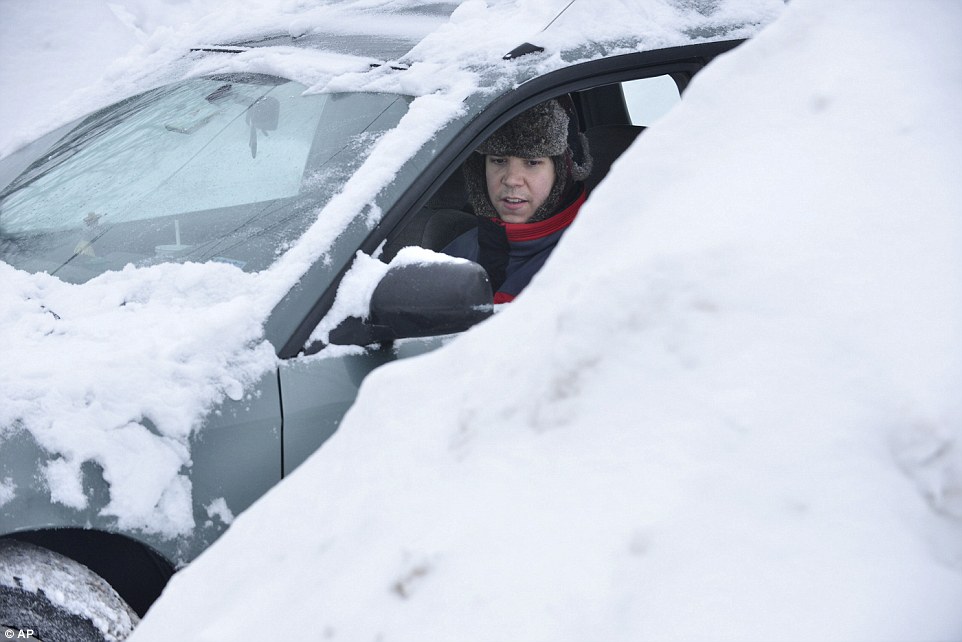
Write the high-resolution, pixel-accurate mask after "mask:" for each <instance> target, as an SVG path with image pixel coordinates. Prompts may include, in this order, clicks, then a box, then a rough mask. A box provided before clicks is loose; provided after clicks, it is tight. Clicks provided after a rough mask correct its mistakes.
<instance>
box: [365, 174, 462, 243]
mask: <svg viewBox="0 0 962 642" xmlns="http://www.w3.org/2000/svg"><path fill="white" fill-rule="evenodd" d="M467 202H468V197H467V190H466V188H465V186H464V176H463V175H462V173H461V170H460V169H459V170H458V171H456V172H454V173H453V174H452V175H451V177H450V178H448V180H447V181H445V183H444V185H442V186H441V188H440V189H439V190H438V191H437V192H436V193H435V194H434V195H432V196H431V198H430V199H429V200H428V202H427V205H425V206H424V207H422V208H421V209H420V211H418V212H417V213H415V214H414V216H412V217H411V218H410V219H409V220H408V221H407V222H406V223H405V224H404V227H403V228H402V229H401V230H400V231H399V232H398V233H397V234H396V235H394V236H393V237H392V238H391V239H390V240H389V241H388V243H387V244H386V245H385V246H384V252H383V260H385V261H390V260H391V259H392V258H394V256H395V255H396V254H397V253H398V251H400V250H401V248H404V247H407V246H409V245H418V246H420V247H424V248H427V249H429V250H434V251H441V250H443V249H444V248H445V247H446V246H447V245H448V244H449V243H450V242H451V241H453V240H454V239H456V238H457V237H459V236H460V235H462V234H464V233H465V232H467V231H468V230H469V229H471V228H472V227H475V226H477V224H478V221H477V218H476V217H475V216H474V215H473V214H470V213H469V212H468V211H467V209H468V205H467Z"/></svg>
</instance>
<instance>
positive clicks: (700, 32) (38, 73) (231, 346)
mask: <svg viewBox="0 0 962 642" xmlns="http://www.w3.org/2000/svg"><path fill="white" fill-rule="evenodd" d="M89 4H90V5H91V6H94V7H96V11H91V12H89V13H80V14H77V13H69V14H65V16H66V18H65V19H64V21H63V22H59V21H58V19H57V17H56V16H52V15H50V13H49V12H48V11H45V10H44V9H42V8H40V7H39V5H38V7H37V8H36V10H34V11H32V10H31V9H30V8H29V7H28V6H26V5H23V4H18V3H11V2H6V3H4V4H3V5H2V11H3V12H4V19H3V20H0V24H2V25H3V27H2V28H3V29H4V30H5V31H4V32H3V33H0V35H4V34H9V33H10V32H11V31H18V33H19V35H18V36H17V37H15V38H10V39H7V38H5V37H3V38H0V47H2V49H0V54H2V55H0V64H2V65H3V66H2V67H0V81H2V84H3V88H4V90H5V91H4V95H5V96H16V97H18V99H17V100H14V101H4V102H5V103H6V104H8V105H12V106H11V107H8V109H10V111H7V112H5V120H4V122H5V126H8V127H7V128H5V129H4V132H5V133H4V134H3V138H2V139H0V155H4V154H8V153H10V152H12V151H13V150H14V149H16V148H17V147H18V146H19V145H21V144H23V143H24V142H26V139H25V138H24V136H26V135H27V134H26V133H23V134H22V133H21V132H28V133H29V134H30V136H31V137H32V136H35V135H39V134H41V133H43V132H45V131H48V130H50V129H52V128H53V127H54V126H56V125H59V124H62V123H64V122H68V121H69V120H71V119H73V118H75V117H77V116H79V115H81V114H83V113H85V112H89V111H91V110H93V109H95V108H98V107H102V106H103V105H105V104H107V103H110V102H111V101H114V100H117V99H119V98H122V97H125V96H128V95H131V94H134V93H136V92H139V91H142V90H144V89H146V88H148V87H152V86H156V85H158V84H160V83H163V82H170V81H173V80H177V79H180V78H183V77H185V76H188V75H196V74H200V73H214V72H230V71H237V70H240V69H243V70H245V71H251V72H257V73H268V74H277V75H283V76H285V77H289V78H292V79H293V80H296V81H298V82H301V83H303V84H305V85H308V86H309V87H310V88H311V90H313V91H318V92H324V91H347V90H352V91H358V90H365V91H385V92H393V93H400V94H407V95H412V96H416V97H417V98H416V99H415V100H414V101H413V102H412V103H411V105H410V108H409V110H408V112H407V114H406V115H405V116H404V117H403V118H402V120H401V122H400V124H399V126H398V128H397V129H395V130H393V131H391V132H388V133H387V134H385V135H384V136H383V137H382V138H381V139H380V140H379V141H378V143H377V144H376V146H375V147H374V148H373V150H372V152H371V155H370V157H369V158H368V159H367V161H366V162H365V163H364V164H363V165H362V167H361V169H360V170H359V171H358V173H357V174H356V175H355V176H354V177H353V178H352V179H351V180H349V181H348V182H347V183H346V184H345V185H344V187H343V189H342V191H341V192H340V193H339V194H337V195H336V196H335V197H334V198H332V199H331V200H330V201H329V202H328V204H327V205H326V206H325V207H324V209H323V210H322V211H321V212H319V213H318V217H317V222H316V223H315V224H314V225H313V226H312V227H311V228H310V229H308V231H307V232H306V233H305V234H304V235H303V237H302V238H301V239H300V240H299V241H298V242H297V243H295V244H294V245H293V247H291V248H290V250H288V251H287V252H286V253H285V254H284V255H283V257H282V258H281V259H280V260H278V261H277V262H276V263H275V264H274V265H273V266H272V267H271V268H270V269H269V270H267V271H265V272H262V273H258V274H254V275H250V274H244V273H242V272H241V271H240V270H235V269H231V268H230V267H229V266H224V265H215V264H210V263H209V264H205V265H195V264H183V265H160V266H154V267H149V268H141V269H135V268H132V267H128V268H126V269H124V270H123V271H120V272H111V273H107V274H105V275H103V276H101V277H98V278H96V279H93V280H91V281H90V282H88V283H86V284H83V285H79V286H69V285H66V284H64V283H61V282H59V281H57V280H55V279H51V278H49V277H46V276H45V275H42V274H27V273H25V272H21V271H15V270H13V269H10V268H8V267H6V266H3V279H2V280H0V300H2V301H3V306H2V312H0V319H2V322H3V323H2V328H3V332H4V337H5V341H6V342H7V343H8V344H9V345H12V346H14V347H13V348H12V349H7V350H3V351H0V395H2V399H0V408H2V410H0V413H2V415H0V419H2V423H0V426H2V430H4V431H10V430H14V429H26V430H29V431H30V433H31V434H32V435H33V437H34V439H36V441H37V442H38V443H39V444H41V445H42V447H43V448H44V449H46V450H47V451H48V452H49V453H50V461H49V463H48V464H47V465H45V466H44V468H43V471H42V472H43V474H44V482H45V483H46V484H47V485H48V487H49V488H50V492H51V497H52V498H53V499H54V500H55V501H58V502H60V503H63V504H64V505H66V506H70V507H76V508H80V507H82V506H83V505H84V504H85V500H84V498H83V497H82V494H80V493H79V490H78V489H79V488H80V487H81V477H80V470H81V466H82V465H83V463H84V462H85V461H96V462H97V463H98V464H99V465H100V466H101V467H102V468H103V471H104V479H105V480H106V481H107V482H108V483H109V484H110V492H111V503H110V504H109V508H108V512H109V513H110V514H112V515H116V516H117V518H118V519H119V520H120V522H121V524H126V525H136V526H137V527H140V528H142V529H143V530H145V531H147V532H152V533H158V534H161V535H164V536H173V535H175V534H182V533H186V532H189V531H190V529H191V528H192V527H193V518H192V515H191V512H190V510H189V507H190V489H189V486H188V485H186V484H185V482H186V478H185V477H184V476H183V467H184V466H189V462H190V453H189V448H188V444H187V436H188V435H189V434H190V433H191V431H193V430H195V429H196V428H197V427H198V426H200V425H201V421H202V419H203V417H204V414H205V413H206V412H208V411H209V410H210V409H211V407H212V406H213V405H214V404H215V403H216V402H217V401H219V400H222V399H224V398H227V397H230V398H240V397H242V396H243V395H244V394H245V392H244V391H245V388H247V387H248V386H249V385H250V384H251V383H252V382H253V381H255V380H256V379H257V378H258V377H259V376H260V375H261V374H263V373H264V372H265V371H267V370H269V369H270V368H271V367H272V365H273V361H272V359H271V358H270V353H271V350H272V347H271V346H269V345H267V344H266V343H265V341H264V340H263V337H262V335H261V325H262V323H263V322H264V319H265V318H266V317H267V314H268V313H269V311H270V310H271V309H272V307H273V306H274V304H275V303H276V302H277V301H278V300H279V299H280V298H281V296H283V294H284V293H285V292H286V291H287V290H288V289H289V287H290V286H291V285H292V284H294V283H295V282H296V281H297V280H298V278H300V276H301V275H302V274H303V272H304V270H305V269H306V268H307V266H309V265H310V264H311V263H312V262H314V261H315V260H317V259H318V257H320V256H322V255H323V254H324V253H325V252H326V251H327V250H328V248H329V247H330V245H331V243H332V242H333V240H334V239H335V238H336V237H337V236H338V234H339V233H340V232H341V230H343V229H344V227H345V226H346V225H347V224H348V223H349V222H350V221H352V220H353V219H355V218H356V217H357V216H358V214H359V212H360V211H361V210H362V208H364V207H365V204H367V203H371V202H372V201H373V200H374V198H375V196H376V195H377V194H378V192H379V191H380V190H381V189H382V188H383V187H384V186H385V185H386V184H387V183H388V182H389V181H390V180H391V179H392V178H393V177H394V176H395V174H396V173H397V171H398V170H399V168H400V167H401V166H402V165H403V164H404V162H405V161H407V160H408V159H409V158H410V157H411V156H412V155H413V154H414V153H415V152H416V151H417V150H418V149H419V148H420V147H421V146H422V145H423V144H424V143H425V142H427V141H428V140H429V139H430V138H431V137H432V136H433V135H434V133H435V132H436V131H437V130H438V128H439V127H441V126H442V125H444V124H445V123H447V122H449V121H450V120H451V119H453V118H455V117H456V116H457V115H458V114H460V113H462V109H463V100H464V98H465V97H466V96H468V95H470V94H471V93H473V92H475V91H477V90H478V76H477V67H478V65H483V64H505V65H507V64H511V63H508V62H503V61H501V56H502V55H503V54H504V53H505V52H506V51H508V50H509V49H512V48H513V47H514V46H516V45H517V44H519V42H522V41H525V40H531V39H538V41H539V44H542V45H543V46H545V47H546V48H548V51H549V55H547V56H546V57H544V58H543V59H542V58H539V59H538V61H537V62H536V63H526V64H536V65H537V66H538V68H539V69H540V70H541V71H545V70H548V69H552V68H557V67H559V66H561V65H563V64H566V63H565V61H564V60H562V58H561V57H560V55H559V54H558V53H557V52H558V51H560V49H561V47H562V45H563V46H564V47H565V48H570V47H574V46H575V45H577V44H578V43H585V45H589V44H590V43H592V42H594V41H595V40H599V39H609V38H612V37H616V36H618V35H619V34H623V35H625V36H626V37H627V36H628V35H629V34H633V33H635V32H637V31H638V30H642V31H643V32H645V33H648V32H650V33H651V36H650V42H651V44H652V45H653V46H664V45H667V44H671V43H674V44H684V43H687V42H690V41H692V39H696V40H698V39H717V38H720V37H733V36H744V35H748V34H749V33H751V32H753V31H755V30H757V29H758V28H759V27H760V26H761V25H762V24H765V23H767V22H769V21H770V20H772V19H773V18H774V17H775V16H776V15H777V14H778V13H779V11H780V10H781V9H782V7H783V4H782V2H781V1H780V0H730V1H729V2H721V3H704V2H700V1H695V0H692V1H691V2H677V1H675V0H656V1H655V2H650V1H643V0H608V2H606V4H605V5H604V7H602V6H601V5H599V4H598V3H596V2H595V3H590V4H589V3H576V4H575V5H572V6H571V7H570V8H569V9H568V11H566V12H565V14H563V15H562V16H561V18H559V19H558V20H557V21H556V23H555V25H554V26H553V29H552V30H549V31H542V30H543V29H544V27H545V26H546V25H547V24H548V23H549V22H550V21H551V20H552V19H553V17H554V16H555V15H557V13H558V12H559V11H560V10H561V9H563V8H564V7H565V6H566V5H567V4H568V3H567V2H562V1H561V0H555V1H553V2H542V1H540V0H537V1H536V0H512V1H507V0H499V1H493V2H483V1H480V0H467V1H465V2H463V3H461V4H460V6H458V7H457V9H456V10H454V13H453V15H452V16H451V20H450V22H447V23H443V22H438V21H433V22H432V21H431V20H419V19H417V18H416V14H417V11H416V9H417V8H418V7H419V6H423V5H432V4H435V5H436V4H437V3H432V2H418V1H416V0H411V1H402V0H353V1H347V2H338V3H320V4H317V5H307V4H306V3H290V2H287V1H286V0H276V1H275V2H263V1H262V0H256V1H255V0H249V1H245V2H237V3H224V2H216V1H214V0H206V1H205V0H193V1H192V2H185V3H174V4H171V3H167V2H160V1H157V2H153V1H150V0H129V1H128V2H121V3H104V4H101V3H99V2H94V1H93V0H91V1H90V3H89ZM30 6H32V5H30ZM105 6H106V8H105ZM402 10H407V14H411V15H407V14H405V15H407V18H405V19H403V20H397V21H395V17H396V16H395V15H394V14H395V13H396V12H401V11H402ZM108 13H112V15H113V19H108V23H109V24H110V25H112V26H111V27H104V26H102V25H101V24H100V23H101V22H102V21H103V19H104V17H105V16H106V15H107V14H108ZM402 13H403V12H402ZM412 16H413V17H412ZM8 17H9V19H8ZM111 20H112V21H111ZM392 22H393V25H394V26H392V27H388V26H387V25H388V24H389V23H392ZM365 25H367V26H368V27H369V28H370V29H372V30H373V31H375V32H382V33H383V32H385V30H387V31H391V30H393V33H401V34H402V35H406V36H408V37H410V38H411V39H412V40H415V41H416V40H417V39H419V38H421V37H424V39H423V41H422V42H421V44H420V45H418V47H416V48H415V49H414V50H413V51H412V52H411V53H410V54H409V55H408V56H406V58H405V60H404V61H403V62H405V63H406V64H408V65H409V66H410V69H409V70H408V71H406V72H403V73H396V72H395V71H394V70H392V69H390V67H387V66H384V67H380V68H378V69H375V70H373V71H370V63H371V60H370V59H367V58H364V57H360V56H344V55H332V54H330V53H317V52H310V51H305V50H295V49H293V48H282V49H278V50H272V51H261V50H251V51H247V52H245V53H242V54H237V55H231V56H223V55H220V56H218V55H193V56H186V57H185V55H184V53H185V52H186V51H187V50H188V49H189V48H190V47H194V46H199V45H202V44H209V43H217V42H225V41H237V40H241V39H244V38H250V37H255V36H259V35H262V34H264V33H273V32H280V33H294V34H300V33H305V32H307V31H310V30H311V29H314V28H316V29H318V30H327V31H331V30H332V29H333V30H335V31H338V30H340V31H342V32H355V31H357V30H358V29H359V28H364V27H365ZM732 25H735V27H733V26H732ZM87 27H90V29H91V30H92V32H96V33H101V34H104V37H105V38H106V37H108V36H109V35H110V34H111V33H114V34H124V37H123V38H122V39H121V40H122V41H124V42H133V43H134V44H133V47H132V48H131V49H129V50H128V51H127V52H126V53H125V54H124V55H120V56H119V57H115V56H118V52H117V51H116V50H114V49H111V48H109V47H104V46H102V45H100V44H97V45H96V46H91V48H90V49H83V47H82V45H83V43H86V42H88V40H91V39H88V38H84V39H78V38H76V37H75V36H76V34H77V33H78V32H83V31H84V30H85V28H87ZM645 30H647V31H645ZM131 34H133V35H132V36H131ZM478 34H485V37H483V38H481V37H479V36H478ZM93 40H96V39H93ZM38 46H39V47H40V48H43V47H48V48H49V50H51V51H52V53H48V54H44V55H40V56H38V57H37V58H36V59H34V58H32V56H33V52H34V51H36V49H37V47H38ZM56 52H59V54H60V55H59V57H58V56H56V55H55V53H56ZM551 52H553V53H551ZM585 55H586V56H589V57H590V56H593V55H597V52H596V51H594V50H591V49H590V47H589V48H587V49H585ZM68 59H70V60H73V61H77V60H79V61H83V62H84V63H86V66H88V67H96V68H100V69H103V74H102V75H101V76H100V77H99V79H98V78H96V77H94V76H92V75H91V74H89V73H86V74H78V75H77V76H78V77H77V78H76V79H75V78H73V77H72V74H74V69H75V67H74V66H73V65H66V64H63V61H64V60H68ZM60 65H62V66H60ZM61 75H62V77H61ZM51 76H56V77H57V78H58V82H61V83H62V84H61V85H59V86H52V85H49V84H46V83H47V79H49V78H50V77H51ZM39 79H44V80H43V82H40V81H39ZM81 81H82V84H81ZM88 83H90V84H88ZM67 88H71V89H75V91H74V92H72V93H70V94H69V95H68V94H67V93H66V90H67ZM20 124H23V127H20V126H19V125H20ZM11 125H16V126H11ZM131 301H135V302H140V301H143V302H147V303H145V304H143V305H131V304H130V302H131ZM208 338H216V340H214V339H211V340H209V341H208V340H207V339H208ZM185 361H186V362H189V363H190V364H196V366H194V365H191V366H190V367H186V366H185ZM135 390H138V391H145V392H141V393H136V394H135V392H134V391H135ZM113 433H117V434H123V435H125V436H126V439H128V441H129V443H131V444H136V447H131V448H129V449H128V450H126V451H124V450H123V447H122V446H121V445H118V444H120V443H122V442H123V440H122V439H121V440H114V439H112V438H111V436H112V434H113ZM134 473H136V474H137V475H136V479H135V474H134ZM15 492H16V489H15V488H14V489H11V488H10V487H9V486H4V491H3V494H4V496H7V495H9V494H10V493H15Z"/></svg>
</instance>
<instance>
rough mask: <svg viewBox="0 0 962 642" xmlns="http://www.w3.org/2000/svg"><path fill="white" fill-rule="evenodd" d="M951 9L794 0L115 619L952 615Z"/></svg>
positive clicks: (676, 634)
mask: <svg viewBox="0 0 962 642" xmlns="http://www.w3.org/2000/svg"><path fill="white" fill-rule="evenodd" d="M960 18H962V11H960V9H959V7H958V5H957V4H955V3H951V2H938V1H934V0H933V1H925V2H916V3H911V4H909V3H892V2H889V3H878V2H848V3H844V4H839V3H834V2H830V1H828V0H796V1H795V2H793V3H792V4H791V5H790V6H789V7H788V9H787V10H786V12H785V14H784V16H783V17H782V18H781V19H780V20H779V21H777V22H776V23H775V24H773V25H772V26H771V27H770V28H768V29H767V30H766V31H765V32H763V33H762V34H761V35H759V36H758V37H757V38H756V39H754V40H753V41H751V42H749V43H748V44H746V45H744V46H743V47H741V48H739V49H738V50H736V51H735V52H733V53H732V54H730V55H727V56H725V57H724V58H722V59H720V60H718V61H717V62H716V63H715V64H714V65H713V66H712V68H710V69H708V70H706V71H705V72H703V73H702V74H701V75H700V76H699V77H698V78H697V79H696V81H695V83H694V84H693V85H692V86H691V88H690V90H689V92H688V94H687V95H686V99H685V101H684V102H683V103H682V105H681V107H679V108H678V109H676V110H675V111H673V112H672V113H670V114H669V115H668V116H667V117H665V118H664V119H663V120H662V121H659V123H658V124H657V125H656V126H655V127H653V128H652V129H650V130H649V131H648V133H646V135H645V136H643V137H642V138H641V139H639V142H638V143H636V144H635V145H634V146H633V147H632V149H630V150H629V152H628V153H627V154H626V156H625V157H624V158H623V159H622V160H621V161H619V162H618V163H616V165H615V167H614V168H613V170H612V173H611V175H610V177H609V179H608V180H606V181H605V182H604V183H603V184H602V185H601V186H600V187H599V189H598V190H597V192H596V193H595V194H594V195H592V197H591V198H590V199H589V202H588V204H587V205H586V206H585V208H584V210H583V212H582V214H581V215H580V216H579V219H578V221H577V223H576V224H575V226H573V228H572V229H571V231H570V232H569V234H568V235H567V236H566V237H565V239H564V241H563V242H562V244H561V245H560V246H559V248H558V250H557V252H556V253H555V254H554V255H553V257H552V260H551V261H550V262H549V264H548V265H547V266H546V267H545V269H544V270H543V272H542V273H541V274H540V275H539V277H538V278H537V279H536V280H535V281H534V282H533V283H532V285H531V286H530V288H529V289H528V290H527V291H526V292H525V294H524V295H523V296H522V297H520V298H519V299H518V301H517V302H515V303H513V304H511V306H509V307H508V308H507V309H506V310H505V311H503V312H502V313H501V314H499V315H498V316H496V317H495V318H493V319H492V320H491V321H489V322H487V323H485V324H482V325H481V326H479V327H478V328H476V329H475V330H473V331H471V332H469V333H467V334H466V335H464V336H463V337H461V338H459V339H458V340H456V341H454V342H452V343H451V344H449V345H448V346H447V347H445V348H443V349H441V350H439V351H437V352H434V353H431V354H429V355H426V356H423V357H420V358H417V359H411V360H408V361H403V362H399V363H396V364H392V365H389V366H386V367H383V368H381V369H379V370H377V371H376V372H375V373H373V374H372V375H371V376H370V377H369V378H368V380H366V381H365V383H364V386H363V388H362V391H361V395H360V397H359V400H358V402H357V403H356V404H355V406H354V407H353V409H352V410H351V412H350V413H349V415H348V417H347V418H346V419H345V422H344V424H343V426H342V428H341V430H340V431H339V432H338V433H337V434H336V435H335V436H334V437H333V438H332V439H331V440H330V441H329V442H328V443H327V444H326V445H325V446H324V447H323V448H322V449H321V450H320V451H319V452H318V453H316V454H315V456H314V457H312V458H311V459H310V460H308V462H307V463H305V464H304V465H303V466H302V467H301V468H299V469H298V471H297V472H296V473H295V474H294V475H293V476H292V477H291V478H289V479H288V480H287V481H285V482H284V483H282V484H281V485H280V486H278V487H277V488H275V489H274V490H273V491H271V493H269V494H268V495H267V496H266V497H265V498H264V499H263V500H262V501H260V502H259V503H258V504H255V506H254V507H252V508H251V509H250V510H249V511H247V512H246V513H244V514H242V515H240V516H239V518H238V519H237V520H236V521H235V522H234V524H233V525H232V527H231V529H230V530H229V531H228V532H227V534H226V535H225V536H224V537H223V538H222V539H221V540H220V541H218V542H217V543H216V544H215V545H214V546H213V547H212V548H211V549H209V550H208V551H207V553H206V554H205V555H203V556H202V557H201V558H200V559H199V560H197V561H196V562H195V563H194V564H192V565H191V566H189V567H188V568H187V569H185V570H184V571H182V572H181V573H179V574H178V575H177V576H175V577H174V579H173V581H172V582H171V584H170V586H169V587H168V589H167V591H166V592H165V594H164V596H163V597H162V598H161V600H160V601H159V602H158V603H157V604H156V605H155V606H154V608H153V609H152V610H151V612H150V613H149V614H148V616H147V618H146V619H145V620H144V622H143V623H142V624H141V626H140V628H138V630H137V631H135V634H134V636H133V640H135V641H136V642H147V641H150V640H168V639H171V638H187V637H189V638H190V639H194V640H224V639H235V638H238V639H239V638H241V637H243V636H244V635H245V634H246V633H247V632H249V631H250V630H251V627H257V628H258V630H265V631H266V632H267V633H268V634H269V635H272V636H279V637H292V638H297V637H303V635H304V634H305V632H311V634H312V635H316V636H323V637H324V638H325V639H333V640H338V639H346V640H358V639H360V640H366V639H384V640H392V641H398V640H425V639H428V640H491V639H510V640H525V641H529V640H530V641H533V640H552V641H559V640H572V641H575V640H577V641H580V640H585V639H599V640H626V641H628V640H631V641H632V642H635V641H638V640H691V639H712V640H771V639H778V640H815V639H817V640H872V641H878V640H893V641H894V640H903V641H904V640H948V639H959V638H960V637H962V615H960V612H959V609H958V605H959V604H960V603H962V506H960V502H959V500H960V498H962V401H960V399H959V396H958V390H960V389H962V345H960V344H962V332H960V330H962V303H960V301H959V298H958V292H959V291H960V288H962V222H960V220H959V218H958V216H957V214H958V204H959V202H960V201H962V187H960V186H959V183H958V181H957V180H956V179H955V171H956V170H955V168H957V167H959V166H960V161H962V158H960V156H962V123H960V122H959V121H958V119H957V118H954V114H955V112H956V110H957V105H958V104H959V102H960V99H962V85H959V84H958V83H951V82H947V81H946V78H958V77H959V76H960V74H962V44H960V43H962V37H960V36H962V33H960V31H962V20H960ZM933 61H938V62H939V64H938V65H935V64H933ZM572 266H577V269H573V267H572ZM293 516H296V518H295V517H293ZM279 526H280V528H279ZM265 623H270V624H269V625H265Z"/></svg>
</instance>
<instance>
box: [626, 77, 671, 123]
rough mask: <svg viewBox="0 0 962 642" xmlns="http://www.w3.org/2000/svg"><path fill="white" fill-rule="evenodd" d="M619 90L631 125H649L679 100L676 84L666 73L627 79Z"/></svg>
mask: <svg viewBox="0 0 962 642" xmlns="http://www.w3.org/2000/svg"><path fill="white" fill-rule="evenodd" d="M621 90H622V92H623V93H624V96H625V105H626V106H627V107H628V117H629V118H630V119H631V124H632V125H642V126H644V127H647V126H649V125H651V124H652V123H654V122H655V121H656V120H658V119H659V118H661V117H662V116H664V115H665V114H666V113H667V112H668V111H669V110H670V109H671V108H672V107H674V106H675V105H677V104H678V102H679V101H680V100H681V95H680V94H679V92H678V85H677V84H675V81H674V80H673V79H672V77H671V76H668V75H664V76H654V77H651V78H639V79H638V80H629V81H628V82H624V83H622V84H621Z"/></svg>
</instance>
